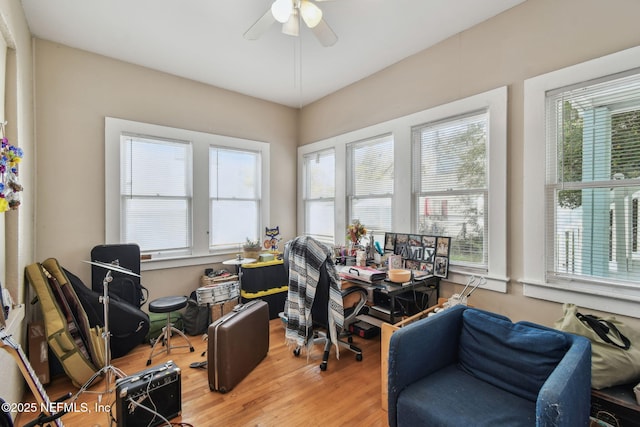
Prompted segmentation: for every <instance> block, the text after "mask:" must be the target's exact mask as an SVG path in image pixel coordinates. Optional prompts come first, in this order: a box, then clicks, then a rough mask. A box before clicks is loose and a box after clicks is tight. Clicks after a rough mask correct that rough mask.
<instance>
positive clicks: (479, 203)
mask: <svg viewBox="0 0 640 427" xmlns="http://www.w3.org/2000/svg"><path fill="white" fill-rule="evenodd" d="M488 123H489V114H488V111H487V110H486V109H483V110H481V111H476V112H471V113H468V114H465V115H462V116H457V117H451V118H447V119H444V120H439V121H436V122H432V123H426V124H423V125H420V126H415V127H414V128H413V130H412V134H413V135H412V136H413V199H414V200H413V206H414V209H415V212H414V215H415V220H416V229H417V232H418V233H420V234H430V235H434V236H450V237H451V238H452V240H451V248H450V251H451V252H450V260H451V264H452V265H461V266H469V267H474V268H479V269H482V270H484V271H486V270H487V252H488V251H487V242H488V239H487V237H488V232H489V230H488V212H487V209H486V207H487V206H488V194H489V189H488V182H487V144H488V132H487V129H488Z"/></svg>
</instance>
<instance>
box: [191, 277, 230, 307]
mask: <svg viewBox="0 0 640 427" xmlns="http://www.w3.org/2000/svg"><path fill="white" fill-rule="evenodd" d="M238 295H240V282H225V283H219V284H217V285H214V286H204V287H202V288H198V289H196V298H197V299H198V305H207V304H215V303H218V302H224V301H228V300H230V299H233V298H237V297H238Z"/></svg>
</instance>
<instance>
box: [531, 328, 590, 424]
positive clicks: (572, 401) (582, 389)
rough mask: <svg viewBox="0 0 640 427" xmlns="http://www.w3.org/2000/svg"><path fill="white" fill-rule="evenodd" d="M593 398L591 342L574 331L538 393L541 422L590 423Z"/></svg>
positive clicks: (538, 412) (538, 413) (539, 421)
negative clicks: (568, 344)
mask: <svg viewBox="0 0 640 427" xmlns="http://www.w3.org/2000/svg"><path fill="white" fill-rule="evenodd" d="M569 335H571V334H569ZM590 402H591V343H590V342H589V340H588V339H587V338H585V337H581V336H578V335H572V345H571V347H570V348H569V350H568V351H567V353H566V355H565V356H564V358H563V359H562V360H561V361H560V363H559V364H558V366H557V367H556V369H555V370H554V371H553V372H552V373H551V375H550V376H549V378H547V381H546V382H545V383H544V385H543V386H542V388H541V389H540V392H539V393H538V400H537V402H536V419H537V425H538V426H549V427H551V426H554V427H555V426H567V427H569V426H586V425H589V413H590Z"/></svg>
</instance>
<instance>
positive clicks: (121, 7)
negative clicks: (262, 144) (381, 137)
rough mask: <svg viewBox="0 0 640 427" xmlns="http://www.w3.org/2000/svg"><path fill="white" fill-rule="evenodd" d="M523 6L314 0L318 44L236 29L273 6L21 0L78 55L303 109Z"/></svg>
mask: <svg viewBox="0 0 640 427" xmlns="http://www.w3.org/2000/svg"><path fill="white" fill-rule="evenodd" d="M523 1H524V0H334V1H323V2H318V3H317V5H318V6H319V7H320V8H321V9H322V10H323V16H324V19H325V21H326V22H327V23H328V24H329V26H330V27H331V28H332V29H333V31H334V32H335V33H336V34H337V36H338V42H337V43H336V44H335V45H333V46H331V47H322V46H321V45H320V43H319V42H318V41H317V40H316V39H315V37H314V35H313V33H311V31H310V30H309V29H307V28H306V27H303V26H301V29H300V37H299V38H295V37H291V36H287V35H284V34H282V33H281V32H280V26H279V25H278V24H277V23H276V24H274V25H273V26H272V27H271V29H270V30H269V31H267V32H266V33H265V34H263V35H262V37H260V39H258V40H255V41H251V40H246V39H245V38H244V37H243V34H244V32H245V31H246V30H247V29H248V28H249V27H250V26H251V25H252V24H253V23H254V22H255V21H256V20H257V19H258V18H260V17H261V16H262V15H263V14H264V13H265V11H266V10H267V9H268V8H269V7H270V5H271V3H272V0H22V5H23V7H24V11H25V15H26V17H27V21H28V23H29V27H30V29H31V32H32V33H33V34H34V35H35V36H37V37H39V38H42V39H47V40H52V41H54V42H58V43H62V44H65V45H68V46H72V47H75V48H78V49H83V50H87V51H90V52H95V53H98V54H101V55H105V56H108V57H112V58H116V59H120V60H123V61H127V62H131V63H134V64H139V65H142V66H145V67H149V68H153V69H156V70H160V71H164V72H167V73H170V74H174V75H177V76H181V77H185V78H188V79H192V80H196V81H199V82H203V83H207V84H210V85H213V86H217V87H221V88H225V89H229V90H232V91H235V92H239V93H243V94H247V95H250V96H254V97H257V98H261V99H265V100H268V101H273V102H276V103H279V104H284V105H288V106H292V107H300V106H304V105H306V104H308V103H310V102H313V101H315V100H318V99H320V98H322V97H324V96H326V95H328V94H330V93H332V92H334V91H336V90H338V89H341V88H343V87H345V86H347V85H349V84H351V83H353V82H356V81H358V80H360V79H362V78H364V77H367V76H369V75H371V74H374V73H375V72H377V71H379V70H381V69H383V68H385V67H387V66H389V65H391V64H393V63H396V62H398V61H400V60H401V59H403V58H406V57H408V56H410V55H412V54H414V53H416V52H419V51H421V50H423V49H426V48H428V47H430V46H432V45H434V44H436V43H438V42H440V41H442V40H444V39H446V38H448V37H450V36H452V35H454V34H456V33H459V32H461V31H463V30H465V29H467V28H470V27H472V26H474V25H476V24H478V23H480V22H482V21H485V20H486V19H488V18H491V17H492V16H495V15H497V14H499V13H501V12H502V11H504V10H507V9H509V8H511V7H513V6H515V5H517V4H519V3H522V2H523Z"/></svg>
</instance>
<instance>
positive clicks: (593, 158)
mask: <svg viewBox="0 0 640 427" xmlns="http://www.w3.org/2000/svg"><path fill="white" fill-rule="evenodd" d="M546 110H547V134H548V135H549V137H548V139H547V146H548V147H547V151H548V153H549V155H548V157H549V159H548V161H547V186H546V199H547V201H548V202H547V203H548V204H549V206H550V209H549V210H548V211H547V212H548V213H547V219H546V220H547V221H546V222H547V227H548V229H549V239H548V241H547V253H548V254H549V256H548V257H547V272H548V273H547V274H548V275H549V277H550V279H555V278H572V279H587V278H597V279H605V280H607V281H610V282H612V283H620V282H622V281H628V282H638V280H639V279H640V259H636V256H634V254H633V243H634V240H635V238H634V231H635V229H636V227H637V225H636V224H637V215H636V218H635V219H634V199H637V197H638V196H639V195H640V179H639V178H640V71H636V72H634V73H633V74H632V75H628V76H612V77H611V78H610V79H607V80H605V81H601V82H587V83H585V84H584V85H580V86H577V87H572V88H564V89H560V90H556V91H552V92H549V93H548V94H547V107H546Z"/></svg>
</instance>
